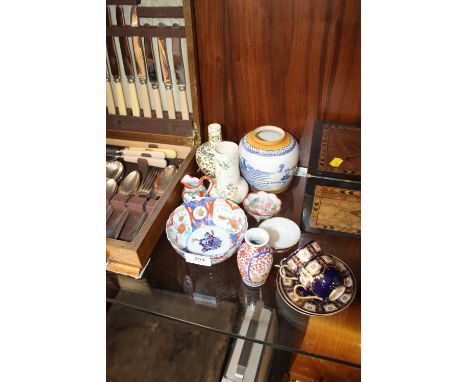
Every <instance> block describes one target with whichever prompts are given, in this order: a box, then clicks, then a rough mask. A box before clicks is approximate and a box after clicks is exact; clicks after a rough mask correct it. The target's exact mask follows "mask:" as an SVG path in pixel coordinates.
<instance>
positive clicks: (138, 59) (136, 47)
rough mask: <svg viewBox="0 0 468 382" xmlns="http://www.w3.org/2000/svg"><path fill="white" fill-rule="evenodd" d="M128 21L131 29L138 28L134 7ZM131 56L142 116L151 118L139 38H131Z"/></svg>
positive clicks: (143, 57) (143, 58)
mask: <svg viewBox="0 0 468 382" xmlns="http://www.w3.org/2000/svg"><path fill="white" fill-rule="evenodd" d="M130 20H131V25H132V27H139V26H140V23H139V22H138V15H137V9H136V6H132V10H131V12H130ZM132 41H133V54H134V55H135V63H136V69H137V76H138V78H139V79H140V84H141V103H142V107H143V116H145V117H147V118H151V103H150V99H149V92H148V81H147V80H146V62H145V53H144V52H143V44H142V42H141V37H140V36H133V37H132Z"/></svg>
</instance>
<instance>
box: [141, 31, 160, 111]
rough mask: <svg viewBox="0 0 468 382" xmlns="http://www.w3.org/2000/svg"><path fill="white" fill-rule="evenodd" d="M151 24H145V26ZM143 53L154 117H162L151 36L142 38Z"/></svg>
mask: <svg viewBox="0 0 468 382" xmlns="http://www.w3.org/2000/svg"><path fill="white" fill-rule="evenodd" d="M150 26H151V25H149V24H145V27H150ZM144 45H145V53H146V69H147V70H148V78H149V80H150V82H151V87H152V88H153V95H154V104H155V110H156V117H157V118H163V111H162V103H161V95H160V94H159V81H158V71H157V69H156V56H155V54H154V49H153V42H152V38H151V37H145V38H144Z"/></svg>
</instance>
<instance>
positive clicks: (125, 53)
mask: <svg viewBox="0 0 468 382" xmlns="http://www.w3.org/2000/svg"><path fill="white" fill-rule="evenodd" d="M116 15H117V25H118V26H121V27H124V26H125V17H124V10H123V6H122V5H118V6H117V9H116ZM119 42H120V53H122V62H123V67H124V70H125V75H126V76H127V80H128V90H129V91H130V103H131V105H132V115H133V116H135V117H139V116H140V104H139V103H138V94H137V91H136V85H135V71H134V70H133V59H132V54H131V52H130V45H129V44H128V38H127V36H119Z"/></svg>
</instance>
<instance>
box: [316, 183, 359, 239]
mask: <svg viewBox="0 0 468 382" xmlns="http://www.w3.org/2000/svg"><path fill="white" fill-rule="evenodd" d="M309 226H310V227H312V228H319V229H327V230H332V231H340V232H347V233H352V234H360V233H361V192H360V191H355V190H348V189H343V188H338V187H327V186H320V185H318V186H316V188H315V193H314V202H313V204H312V211H311V214H310V219H309Z"/></svg>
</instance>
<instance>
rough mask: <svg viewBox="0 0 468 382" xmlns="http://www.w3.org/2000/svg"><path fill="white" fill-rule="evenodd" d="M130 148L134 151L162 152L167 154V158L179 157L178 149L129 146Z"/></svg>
mask: <svg viewBox="0 0 468 382" xmlns="http://www.w3.org/2000/svg"><path fill="white" fill-rule="evenodd" d="M127 149H128V150H134V151H144V152H153V151H154V152H162V153H164V154H165V155H166V158H170V159H174V158H177V151H175V150H174V149H166V148H164V149H159V148H155V147H135V146H132V147H127Z"/></svg>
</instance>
